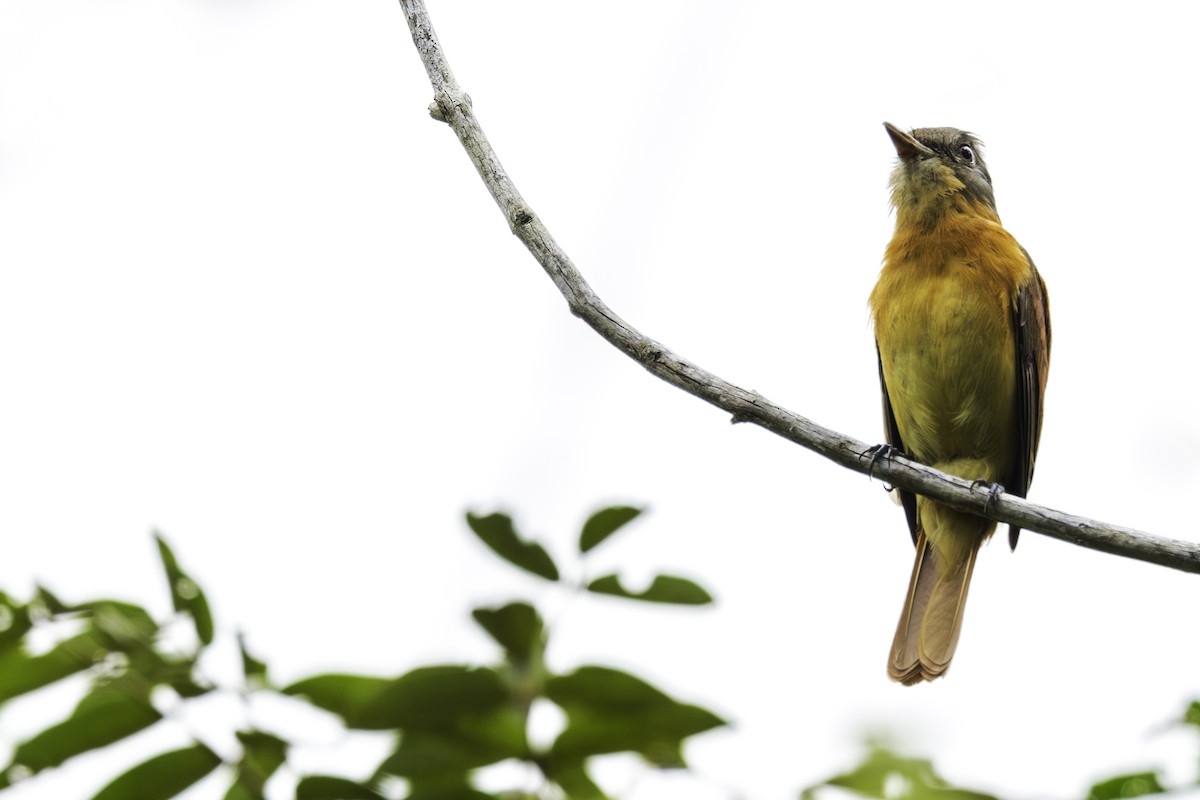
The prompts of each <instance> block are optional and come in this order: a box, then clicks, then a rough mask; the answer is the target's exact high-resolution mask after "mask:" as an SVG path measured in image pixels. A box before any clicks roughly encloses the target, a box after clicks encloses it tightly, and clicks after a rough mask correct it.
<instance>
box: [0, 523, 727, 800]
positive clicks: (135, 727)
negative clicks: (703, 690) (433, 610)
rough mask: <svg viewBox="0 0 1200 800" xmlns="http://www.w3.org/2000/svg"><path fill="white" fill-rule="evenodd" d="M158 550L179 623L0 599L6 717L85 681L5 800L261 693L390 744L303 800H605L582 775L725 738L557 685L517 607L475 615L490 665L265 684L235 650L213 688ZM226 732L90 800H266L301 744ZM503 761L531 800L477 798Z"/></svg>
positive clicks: (623, 697) (513, 538) (587, 540)
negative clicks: (211, 779) (200, 793)
mask: <svg viewBox="0 0 1200 800" xmlns="http://www.w3.org/2000/svg"><path fill="white" fill-rule="evenodd" d="M640 514H641V510H640V509H637V508H632V507H628V506H617V507H612V508H605V509H601V510H600V511H598V512H596V513H595V514H593V515H591V516H590V517H589V518H588V519H587V521H586V522H585V523H584V525H583V528H582V530H581V532H580V535H579V537H578V542H579V556H580V558H581V559H584V558H586V556H587V554H589V553H590V552H592V551H593V550H594V549H595V548H596V547H598V546H599V545H601V544H602V543H603V542H605V541H607V540H608V539H609V538H610V537H611V536H612V535H614V534H615V533H617V532H618V531H619V530H621V529H622V528H623V527H625V526H626V525H627V524H628V523H629V522H631V521H632V520H633V519H634V518H636V517H637V516H639V515H640ZM467 525H468V527H469V528H470V530H471V531H472V532H473V533H474V534H475V536H476V537H478V539H479V540H480V541H481V542H482V543H483V544H485V545H486V546H487V547H488V548H490V549H491V550H492V551H493V552H494V553H495V554H496V555H498V556H499V557H500V558H502V559H504V560H505V561H507V562H509V563H510V564H512V565H514V566H516V567H518V568H520V569H522V570H524V571H526V572H529V573H532V574H533V575H536V576H537V577H539V578H542V579H544V580H547V581H552V582H557V583H559V584H561V585H563V586H564V587H565V588H567V589H568V590H573V591H582V592H593V593H597V594H607V595H616V596H619V597H624V598H628V599H631V600H635V601H648V602H652V603H674V604H680V605H693V606H694V605H706V604H709V603H711V602H712V597H711V595H709V593H708V592H707V591H705V590H704V589H703V588H702V587H700V586H699V585H697V584H696V583H694V582H692V581H690V580H687V579H685V578H680V577H677V576H672V575H659V576H657V577H656V578H655V579H654V581H653V583H652V584H651V586H650V587H649V588H648V589H647V590H646V591H644V592H641V593H634V592H629V591H626V590H625V589H624V588H622V586H621V584H620V579H619V577H618V576H617V575H607V576H605V577H604V578H601V579H598V580H595V581H592V582H591V583H589V584H586V585H580V584H571V583H569V582H567V581H565V580H564V579H563V578H562V573H561V572H560V570H559V568H558V565H556V564H555V563H554V560H553V559H552V558H551V557H550V554H549V552H548V551H547V550H546V548H545V547H543V546H542V545H541V544H539V543H537V542H534V541H531V540H528V539H526V538H525V537H523V536H522V535H521V534H520V533H519V532H518V531H517V530H516V528H515V526H514V524H513V521H512V519H511V518H510V517H508V516H507V515H505V514H498V513H497V514H489V515H486V516H477V515H474V514H468V515H467ZM155 539H156V543H157V547H158V553H159V557H160V560H161V562H162V568H163V572H164V574H165V577H166V581H167V588H168V591H169V594H170V599H171V605H172V608H173V609H174V613H173V614H172V615H171V616H170V617H169V618H168V619H166V620H156V619H154V617H153V616H152V615H151V614H150V613H149V612H147V611H146V610H145V609H143V608H141V607H138V606H135V605H131V604H129V603H125V602H118V601H115V600H98V601H93V602H87V603H79V604H74V605H72V604H68V603H66V602H64V601H62V600H60V599H59V598H58V597H57V596H56V595H54V594H53V593H51V592H50V591H49V590H47V589H44V588H39V589H38V590H37V591H36V593H35V596H34V597H33V598H32V599H30V600H29V601H28V602H25V603H22V602H19V601H17V600H14V599H13V598H11V597H9V596H8V595H6V594H3V593H0V707H3V705H4V704H5V703H6V702H7V701H9V700H12V699H15V698H18V697H21V696H24V695H28V694H30V693H32V692H36V691H38V690H40V689H43V688H46V687H49V686H51V685H53V684H57V683H59V682H60V681H64V680H67V679H70V678H72V677H75V678H77V679H83V680H85V681H86V683H87V690H86V692H85V694H84V696H83V698H82V699H81V700H80V701H79V702H78V704H77V705H76V706H75V708H74V710H73V711H72V712H71V713H70V714H68V715H67V717H66V718H65V719H52V720H47V721H46V723H45V726H44V729H43V730H41V731H40V732H38V733H36V734H34V735H32V736H30V737H29V738H27V739H25V740H24V741H21V742H19V743H17V744H16V746H15V747H14V748H13V750H12V753H11V756H10V757H9V759H8V763H7V765H5V766H3V768H2V771H0V794H2V793H3V792H4V790H6V789H8V788H10V787H12V786H13V785H15V784H17V783H19V782H21V781H24V780H29V779H32V778H34V776H36V775H37V773H39V772H42V771H44V770H47V769H51V768H53V767H57V766H59V765H61V764H63V763H65V762H67V761H69V760H70V759H71V758H74V757H75V756H79V755H81V754H84V753H88V752H93V751H98V750H101V749H103V748H106V747H109V746H111V745H114V744H116V743H118V742H121V741H123V740H125V739H127V738H129V737H131V736H134V735H135V734H138V733H140V732H142V731H145V730H147V729H150V728H154V727H155V726H160V725H163V724H167V723H168V722H169V721H171V720H174V721H177V722H178V721H179V720H181V719H183V718H184V717H186V713H185V711H184V710H183V707H184V706H186V705H187V704H189V703H192V702H196V701H199V700H200V699H201V698H204V697H206V696H209V695H212V694H213V693H222V692H223V693H226V694H230V693H231V694H233V695H234V696H236V697H239V698H241V699H242V701H243V702H246V703H247V706H245V707H248V701H249V699H250V698H251V697H252V696H254V695H256V694H268V693H274V694H277V695H283V696H286V697H288V698H290V699H291V701H292V702H304V703H307V704H309V705H310V706H313V707H315V708H318V709H322V710H324V711H326V712H330V713H332V714H334V715H336V716H337V717H338V718H340V720H341V722H342V724H343V725H344V726H345V728H346V729H347V730H360V731H376V732H379V735H383V736H387V737H390V740H391V742H392V746H391V752H390V753H389V754H388V755H387V757H386V758H384V760H383V761H382V762H381V763H380V764H379V765H378V767H377V768H376V769H375V770H374V772H373V774H372V775H370V776H369V777H367V778H366V779H365V780H352V779H350V778H348V777H346V776H334V775H301V774H297V773H296V772H294V771H293V779H294V780H293V782H294V783H295V785H296V793H295V795H296V797H297V798H298V799H299V800H386V799H387V798H397V797H404V798H407V800H492V799H493V798H494V799H495V800H519V799H520V798H525V797H529V798H533V797H535V796H536V797H563V798H577V799H578V800H605V798H606V797H607V795H606V794H605V792H604V790H602V789H601V788H600V786H599V785H598V784H597V783H596V782H595V781H594V780H593V778H592V775H591V764H590V760H591V759H592V758H593V757H594V756H598V755H602V754H608V753H623V752H624V753H633V754H637V755H639V756H640V757H641V758H642V759H643V760H644V761H645V763H646V764H647V765H648V766H649V767H651V768H673V769H686V762H685V760H684V756H683V745H684V742H685V741H686V740H687V739H688V738H689V737H691V736H694V735H696V734H698V733H703V732H705V731H708V730H712V729H713V728H717V727H719V726H721V725H724V724H725V723H724V721H723V720H722V719H721V718H720V717H718V716H717V715H716V714H714V713H712V712H711V711H708V710H706V709H703V708H700V707H699V706H696V705H691V704H688V703H684V702H680V701H679V700H676V699H674V698H673V697H671V696H670V695H669V694H667V693H665V692H663V691H662V690H660V689H658V688H656V687H654V686H651V685H650V684H649V683H647V682H646V681H644V680H642V679H640V678H638V677H636V676H634V675H630V674H628V673H626V672H622V671H620V670H616V669H611V668H608V667H603V666H596V665H583V666H580V667H578V668H576V669H574V670H572V671H570V672H568V673H566V674H555V673H552V672H550V671H549V670H548V669H547V667H546V659H545V651H546V645H547V641H548V639H549V634H548V631H547V629H546V626H545V624H544V622H543V620H542V616H541V614H540V613H539V612H538V611H537V609H536V608H534V607H533V606H532V605H530V604H529V603H527V602H523V601H514V602H511V603H508V604H505V605H502V606H499V607H496V608H476V609H475V610H474V611H473V612H472V617H473V618H474V620H475V622H476V623H478V625H479V626H480V628H481V629H482V630H483V631H484V632H486V633H487V635H488V636H490V637H491V638H492V639H493V640H495V642H496V644H497V645H499V648H500V651H501V652H502V654H503V657H502V659H501V661H500V662H499V663H496V664H490V665H459V664H447V665H435V666H425V667H420V668H418V669H414V670H412V671H410V672H407V673H405V674H403V675H400V676H398V677H377V676H367V675H347V674H326V675H316V676H313V677H311V678H307V679H305V680H301V681H299V682H297V683H294V684H291V685H289V686H276V685H275V684H273V683H272V681H271V680H270V678H269V674H270V672H269V669H268V666H267V664H266V663H265V662H264V661H262V660H260V659H259V658H258V657H257V656H255V655H254V654H252V653H251V652H250V651H249V650H248V649H247V648H246V645H245V642H244V641H243V640H242V638H241V637H240V636H239V637H238V639H237V644H238V649H239V653H240V659H241V667H242V670H241V671H242V674H241V680H240V683H239V685H237V686H233V687H230V686H220V687H218V686H216V685H214V683H213V682H210V681H208V680H206V679H205V678H204V676H203V675H204V673H203V671H202V669H201V668H200V665H201V663H202V661H203V659H204V656H205V654H206V653H207V651H208V649H209V648H210V646H212V645H213V643H214V641H217V640H218V637H217V636H216V631H217V629H216V626H215V625H214V622H213V618H212V614H211V611H210V609H209V604H208V600H207V598H206V597H205V594H204V591H203V590H202V589H201V588H200V586H199V584H198V583H197V582H196V581H195V580H194V579H193V578H192V577H191V576H190V575H189V574H188V573H187V572H186V571H185V570H184V569H183V568H182V567H181V566H180V564H179V562H178V560H177V559H176V557H175V554H174V552H173V551H172V549H171V547H170V546H169V545H168V544H167V542H166V540H165V539H163V538H162V537H161V536H156V537H155ZM181 627H182V628H183V630H182V631H181ZM539 700H544V701H548V702H550V703H553V704H555V705H557V706H558V707H559V708H561V709H562V711H563V714H564V716H565V718H566V724H565V727H564V728H563V730H562V731H561V732H560V733H559V734H558V736H557V737H556V738H555V739H554V741H553V742H552V743H551V744H549V745H548V746H546V747H540V748H539V747H534V746H532V745H531V744H530V741H529V737H528V727H529V718H530V711H531V709H532V707H533V704H534V703H535V702H537V701H539ZM245 707H244V708H245ZM234 716H236V717H238V719H235V720H230V722H229V726H230V727H229V729H228V733H231V734H232V736H226V737H224V739H225V740H228V741H234V742H236V748H228V747H222V748H217V747H216V745H214V744H213V743H212V742H209V743H206V742H205V741H202V740H203V739H204V738H206V737H205V736H202V735H199V734H195V735H194V736H193V738H194V739H195V740H194V741H193V742H192V743H191V744H190V745H187V746H184V747H179V746H178V744H179V742H178V738H177V736H176V737H173V741H174V745H175V746H174V747H173V749H169V750H166V751H165V752H160V753H158V754H156V755H154V756H152V757H150V758H148V759H147V760H145V761H144V762H142V763H140V764H137V765H135V766H133V767H131V768H129V769H127V770H126V771H125V772H123V773H121V774H120V775H118V776H116V777H115V778H114V779H112V780H111V782H109V783H108V784H107V785H106V786H104V787H103V788H101V789H100V790H99V791H98V792H96V793H95V794H93V795H92V797H93V798H95V800H159V799H160V798H161V799H162V800H166V798H171V797H174V796H176V795H178V794H179V793H181V792H183V791H184V790H186V789H188V788H189V787H191V786H193V785H195V784H196V783H198V782H199V781H201V780H203V779H205V778H206V777H208V776H209V775H212V774H213V773H214V772H220V773H221V774H222V775H223V776H224V780H225V785H226V787H227V788H226V790H225V794H224V798H225V800H254V799H255V798H262V797H263V796H264V792H265V787H266V784H267V782H268V781H269V780H270V779H271V778H272V776H274V775H275V774H276V773H277V772H278V771H279V770H281V769H285V770H291V769H292V768H291V767H290V766H289V765H288V756H289V752H290V750H291V748H292V747H293V745H294V744H296V743H298V742H293V741H290V740H289V739H288V738H287V733H286V732H280V731H278V730H275V731H272V732H268V731H265V730H257V729H255V728H254V727H253V726H250V725H248V724H247V722H246V720H247V719H249V718H250V717H251V716H252V715H251V714H248V713H238V714H235V715H234ZM177 727H182V728H184V729H185V730H186V728H187V726H186V725H182V724H181V725H178V726H177ZM211 738H212V739H213V740H214V741H217V740H219V739H220V738H221V737H216V736H213V737H211ZM218 750H220V751H221V752H218ZM226 750H229V752H226ZM0 757H2V756H0ZM509 760H515V761H517V762H524V763H525V764H527V765H528V766H529V767H530V769H531V770H533V772H532V773H531V774H536V775H539V776H540V779H539V781H538V782H539V783H540V785H539V786H538V787H537V789H536V792H537V794H536V795H529V794H528V793H527V789H519V788H514V789H513V790H512V791H508V792H504V793H501V794H489V793H487V792H485V791H482V790H481V789H480V788H478V787H477V786H476V785H475V784H474V776H473V773H474V771H475V770H478V769H479V768H481V767H485V766H488V765H491V764H496V763H498V762H502V761H509ZM276 796H277V793H276Z"/></svg>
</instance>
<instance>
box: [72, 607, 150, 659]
mask: <svg viewBox="0 0 1200 800" xmlns="http://www.w3.org/2000/svg"><path fill="white" fill-rule="evenodd" d="M72 610H73V611H81V612H84V613H86V614H88V615H90V616H91V618H92V625H93V626H95V628H96V632H97V633H99V634H101V636H102V638H103V639H104V640H105V643H106V644H107V645H108V647H109V648H110V649H113V650H120V651H122V652H127V653H128V652H136V651H139V650H152V649H153V647H154V642H155V638H156V637H157V636H158V623H156V622H155V621H154V618H153V617H151V616H150V614H149V613H148V612H147V611H146V609H144V608H142V607H140V606H135V605H133V604H131V603H122V602H120V601H118V600H97V601H94V602H91V603H82V604H80V605H78V606H75V608H74V609H72Z"/></svg>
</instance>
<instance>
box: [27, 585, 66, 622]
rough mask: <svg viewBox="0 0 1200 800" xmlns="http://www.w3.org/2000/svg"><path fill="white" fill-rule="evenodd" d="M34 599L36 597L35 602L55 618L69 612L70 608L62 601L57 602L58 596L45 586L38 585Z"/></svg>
mask: <svg viewBox="0 0 1200 800" xmlns="http://www.w3.org/2000/svg"><path fill="white" fill-rule="evenodd" d="M34 597H36V598H37V601H38V602H39V603H41V604H42V605H43V606H44V607H45V608H46V610H47V611H49V612H50V613H51V614H52V615H55V616H57V615H59V614H66V613H67V612H69V611H70V610H71V608H70V606H68V605H67V604H66V603H64V602H63V601H62V600H59V599H58V596H57V595H55V594H54V592H51V591H50V590H49V589H47V588H46V587H45V586H41V585H39V586H38V587H37V592H36V594H35V595H34Z"/></svg>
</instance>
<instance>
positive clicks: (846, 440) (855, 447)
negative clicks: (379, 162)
mask: <svg viewBox="0 0 1200 800" xmlns="http://www.w3.org/2000/svg"><path fill="white" fill-rule="evenodd" d="M400 5H401V7H403V9H404V13H405V15H406V17H407V18H408V26H409V29H410V30H411V31H412V38H413V43H414V44H415V45H416V47H417V51H418V52H419V53H420V56H421V60H422V61H423V62H424V64H425V70H426V72H428V74H429V80H430V81H431V82H432V84H433V90H434V103H433V105H432V106H430V114H431V115H432V116H433V117H434V118H435V119H437V120H440V121H443V122H446V123H448V124H449V125H450V127H451V128H452V129H453V130H454V132H455V134H457V135H458V139H459V141H460V142H461V143H462V146H463V147H464V148H465V149H466V151H467V154H468V155H469V156H470V157H471V161H472V162H473V163H474V164H475V169H476V170H478V171H479V176H480V177H481V178H482V179H483V182H484V184H485V185H486V186H487V188H488V191H489V192H491V194H492V197H493V198H494V199H495V201H496V204H497V205H498V206H500V209H501V210H502V211H503V212H504V215H505V217H506V218H507V219H508V224H509V227H510V228H511V229H512V232H513V233H514V234H515V235H516V236H517V238H518V239H520V240H521V241H522V242H523V243H524V244H525V246H526V247H527V248H529V252H531V253H532V254H533V256H534V258H536V259H537V261H538V263H539V264H541V265H542V269H544V270H545V271H546V274H547V275H549V276H550V279H551V280H552V281H554V284H555V285H556V286H557V287H558V290H559V291H560V292H562V295H563V297H565V298H566V299H567V305H568V307H569V308H570V309H571V313H573V314H575V315H576V316H578V317H580V318H581V319H583V321H584V322H586V323H587V324H588V325H590V326H591V327H592V329H593V330H595V331H596V332H597V333H599V334H600V335H601V336H603V337H604V338H605V339H606V340H607V341H608V342H609V343H611V344H612V345H613V346H614V347H616V348H618V349H619V350H621V351H622V352H624V353H625V354H626V355H627V356H629V357H630V358H632V359H633V360H634V361H637V362H638V363H639V364H641V365H642V366H643V367H645V368H646V369H647V370H649V371H650V372H651V373H652V374H654V375H656V376H657V377H659V378H661V379H662V380H664V381H666V382H667V383H670V384H671V385H673V386H677V387H679V388H680V389H682V390H684V391H685V392H687V393H689V394H692V395H695V396H696V397H699V398H700V399H701V400H704V401H706V402H708V403H711V404H712V405H714V406H716V407H717V408H720V409H723V410H725V411H727V412H729V413H730V414H732V415H733V421H734V422H752V423H754V424H755V425H759V426H761V427H763V428H766V429H767V430H769V431H772V432H773V433H776V434H778V435H779V436H782V437H783V438H785V439H787V440H789V441H792V442H795V443H796V444H799V445H801V446H803V447H807V448H808V449H810V450H814V451H816V452H818V453H820V454H821V455H823V456H825V457H826V458H828V459H830V460H832V461H835V462H837V463H838V464H841V465H842V466H843V467H846V468H847V469H852V470H855V471H857V472H862V473H865V474H873V475H878V476H879V477H880V478H882V479H884V480H886V481H888V482H889V483H891V484H892V485H894V486H900V487H902V488H904V489H908V490H910V491H913V492H916V493H918V494H923V495H926V496H928V497H932V498H934V499H936V500H938V501H940V502H942V503H945V504H946V505H949V506H953V507H954V508H957V509H960V510H963V511H970V512H973V513H975V514H979V515H981V516H986V517H988V518H990V519H994V520H996V521H998V522H1007V523H1010V524H1016V525H1018V526H1020V527H1021V528H1023V529H1025V530H1030V531H1035V532H1037V533H1041V534H1044V535H1046V536H1051V537H1054V538H1056V539H1061V540H1063V541H1066V542H1071V543H1072V544H1077V545H1080V546H1082V547H1089V548H1092V549H1093V550H1101V551H1103V552H1106V553H1113V554H1115V555H1120V556H1125V557H1127V558H1134V559H1138V560H1140V561H1148V562H1150V563H1152V564H1159V565H1161V566H1164V567H1170V568H1172V569H1178V570H1183V571H1185V572H1200V546H1198V545H1196V544H1194V543H1192V542H1185V541H1181V540H1178V539H1168V538H1165V537H1161V536H1154V535H1151V534H1148V533H1143V532H1141V531H1137V530H1134V529H1132V528H1124V527H1121V526H1118V525H1110V524H1108V523H1105V522H1099V521H1097V520H1092V519H1087V518H1085V517H1078V516H1075V515H1073V514H1065V513H1063V512H1061V511H1055V510H1053V509H1050V508H1046V507H1044V506H1039V505H1036V504H1034V503H1030V502H1028V501H1026V500H1024V499H1022V498H1020V497H1016V496H1014V495H1010V494H1002V495H1000V496H999V497H997V498H996V499H994V500H991V501H990V502H989V500H988V491H987V487H982V488H980V487H973V486H972V484H971V482H970V481H966V480H963V479H962V478H956V477H954V476H952V475H947V474H945V473H942V472H938V471H937V470H935V469H932V468H930V467H926V466H924V465H922V464H918V463H917V462H915V461H910V460H908V459H906V458H903V457H901V456H894V457H876V456H875V455H874V452H875V451H874V450H873V449H872V447H871V446H870V445H867V444H865V443H863V442H860V441H858V440H856V439H852V438H850V437H848V436H844V435H842V434H840V433H837V432H836V431H832V430H829V429H828V428H823V427H821V426H820V425H817V424H816V423H815V422H812V421H811V420H809V419H806V418H804V417H802V416H800V415H799V414H795V413H792V412H791V411H788V410H787V409H785V408H783V407H781V406H778V405H776V404H775V403H772V402H771V401H770V400H767V399H766V398H765V397H762V396H761V395H759V394H757V393H755V392H749V391H746V390H745V389H742V388H740V387H737V386H734V385H733V384H731V383H729V382H728V381H725V380H723V379H722V378H720V377H718V376H716V375H714V374H712V373H711V372H708V371H707V370H704V369H702V368H700V367H699V366H697V365H695V364H693V363H692V362H690V361H687V360H686V359H683V358H681V357H679V356H677V355H676V354H675V353H672V352H671V351H670V350H668V349H667V348H666V347H664V346H662V345H661V344H659V343H658V342H656V341H654V340H653V339H651V338H649V337H647V336H645V335H644V334H642V333H641V332H640V331H638V330H637V329H635V328H633V327H632V326H630V325H629V324H628V323H626V322H625V321H624V320H622V319H621V318H620V317H619V316H617V315H616V314H615V313H614V312H613V311H612V309H610V308H609V307H608V306H606V305H605V304H604V302H603V301H602V300H601V299H600V298H599V297H597V296H596V293H595V292H593V291H592V288H591V287H590V286H589V285H588V283H587V281H586V280H584V278H583V276H582V275H581V274H580V273H579V271H578V270H577V269H576V268H575V265H574V264H572V263H571V259H570V258H568V257H567V254H566V253H564V252H563V250H562V248H560V247H559V246H558V243H557V242H555V241H554V237H553V236H551V235H550V232H549V231H548V230H546V228H545V226H543V225H542V223H541V221H540V220H539V219H538V218H537V216H536V215H535V214H534V213H533V211H532V210H531V209H530V208H529V206H528V205H527V204H526V203H525V201H524V200H523V199H522V198H521V195H520V193H519V192H518V191H517V187H516V186H515V185H514V184H513V182H512V181H511V180H510V179H509V177H508V173H506V172H505V171H504V167H503V166H502V165H501V164H500V160H499V159H498V158H497V157H496V153H495V151H493V150H492V147H491V145H490V144H488V140H487V137H486V136H485V135H484V133H483V129H482V128H481V127H480V126H479V122H478V120H476V119H475V113H474V111H473V110H472V108H471V98H470V97H468V96H467V94H466V93H465V92H464V91H463V90H462V89H461V88H460V87H459V85H458V83H457V81H455V79H454V74H453V73H452V72H451V71H450V65H449V63H448V62H447V60H446V56H445V54H444V53H443V52H442V47H441V44H440V43H439V42H438V39H437V35H436V34H435V33H434V30H433V26H432V25H431V23H430V21H429V14H428V12H427V11H426V10H425V4H424V2H422V0H400Z"/></svg>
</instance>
